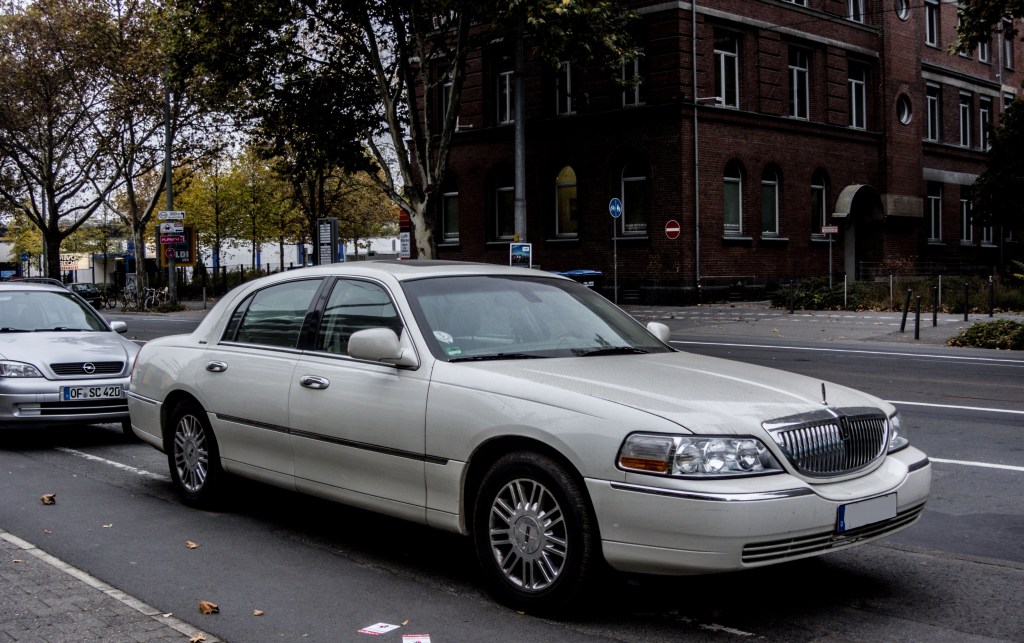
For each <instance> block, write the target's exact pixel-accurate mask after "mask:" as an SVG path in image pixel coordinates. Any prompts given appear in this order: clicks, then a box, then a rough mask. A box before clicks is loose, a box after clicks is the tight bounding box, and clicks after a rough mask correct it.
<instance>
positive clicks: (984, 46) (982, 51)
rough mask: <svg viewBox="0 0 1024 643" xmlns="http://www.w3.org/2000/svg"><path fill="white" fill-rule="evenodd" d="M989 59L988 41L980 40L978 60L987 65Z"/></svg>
mask: <svg viewBox="0 0 1024 643" xmlns="http://www.w3.org/2000/svg"><path fill="white" fill-rule="evenodd" d="M989 57H990V54H989V44H988V41H987V40H982V41H981V42H979V43H978V60H980V61H981V62H983V63H987V62H988V61H989Z"/></svg>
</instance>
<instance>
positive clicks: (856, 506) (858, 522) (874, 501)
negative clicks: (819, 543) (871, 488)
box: [837, 493, 896, 533]
mask: <svg viewBox="0 0 1024 643" xmlns="http://www.w3.org/2000/svg"><path fill="white" fill-rule="evenodd" d="M895 517H896V494H895V493H890V494H887V495H884V496H879V497H877V498H871V499H870V500H861V501H860V502H851V503H850V504H847V505H839V516H838V523H837V524H838V525H839V533H843V532H844V531H849V530H851V529H856V528H857V527H863V526H865V525H870V524H872V523H876V522H881V521H883V520H888V519H890V518H895Z"/></svg>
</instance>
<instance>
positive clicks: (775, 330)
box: [772, 328, 781, 333]
mask: <svg viewBox="0 0 1024 643" xmlns="http://www.w3.org/2000/svg"><path fill="white" fill-rule="evenodd" d="M772 332H773V333H778V332H781V331H779V329H778V328H773V329H772Z"/></svg>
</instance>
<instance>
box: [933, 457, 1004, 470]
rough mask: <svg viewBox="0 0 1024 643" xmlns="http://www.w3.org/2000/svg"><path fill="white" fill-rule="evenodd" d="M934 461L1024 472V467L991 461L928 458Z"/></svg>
mask: <svg viewBox="0 0 1024 643" xmlns="http://www.w3.org/2000/svg"><path fill="white" fill-rule="evenodd" d="M928 459H929V460H931V461H932V462H941V463H943V464H959V465H960V466H964V467H984V468H986V469H1005V470H1007V471H1017V472H1019V473H1024V467H1015V466H1013V465H1012V464H992V463H991V462H969V461H967V460H945V459H943V458H932V457H930V456H929V458H928Z"/></svg>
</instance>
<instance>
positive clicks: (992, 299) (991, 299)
mask: <svg viewBox="0 0 1024 643" xmlns="http://www.w3.org/2000/svg"><path fill="white" fill-rule="evenodd" d="M995 307H996V293H995V286H994V284H993V282H992V275H989V276H988V316H989V317H991V316H992V313H993V312H995Z"/></svg>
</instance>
